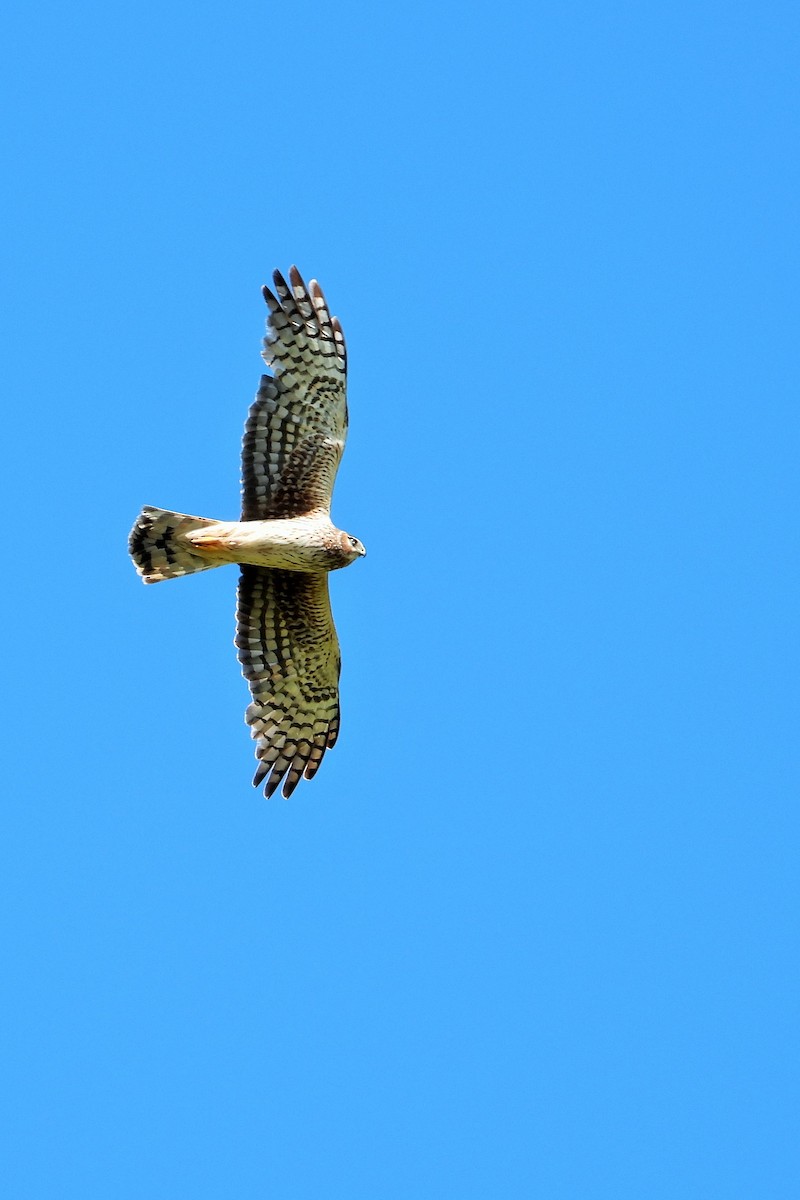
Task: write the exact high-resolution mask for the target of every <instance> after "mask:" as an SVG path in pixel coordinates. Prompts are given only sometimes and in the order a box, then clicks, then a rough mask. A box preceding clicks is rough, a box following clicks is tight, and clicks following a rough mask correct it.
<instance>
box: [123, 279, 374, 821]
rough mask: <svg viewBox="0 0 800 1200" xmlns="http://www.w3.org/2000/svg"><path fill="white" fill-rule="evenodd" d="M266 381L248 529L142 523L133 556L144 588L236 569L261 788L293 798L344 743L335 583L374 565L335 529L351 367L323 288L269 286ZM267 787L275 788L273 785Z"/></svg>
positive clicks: (192, 522)
mask: <svg viewBox="0 0 800 1200" xmlns="http://www.w3.org/2000/svg"><path fill="white" fill-rule="evenodd" d="M273 280H274V288H275V290H274V292H273V291H270V289H269V288H267V287H265V288H264V289H263V292H264V299H265V300H266V302H267V307H268V308H269V314H268V316H267V336H266V337H265V338H264V350H263V352H262V357H263V358H264V361H265V362H266V364H267V366H268V367H271V368H272V375H262V376H261V386H260V387H259V389H258V392H257V393H256V398H255V401H254V403H253V405H252V407H251V409H250V412H249V414H248V417H247V422H246V424H245V430H244V440H243V443H242V516H241V520H239V521H213V520H209V519H207V518H205V517H189V516H186V515H185V514H184V513H176V512H170V511H168V510H167V509H163V508H151V507H149V506H147V507H145V508H143V509H142V511H141V513H140V514H139V516H138V518H137V520H136V524H135V525H134V527H133V529H132V530H131V534H130V538H129V540H128V549H129V551H130V555H131V558H132V559H133V562H134V564H135V566H136V570H137V571H138V572H139V574H140V575H141V577H142V579H143V581H144V582H145V583H159V582H161V580H164V579H176V578H177V577H178V576H180V575H192V574H194V573H195V572H196V571H207V570H208V569H209V568H211V567H220V566H223V565H224V564H225V563H239V564H240V565H241V575H240V578H239V596H238V606H237V612H236V638H235V644H236V646H237V648H238V654H239V661H240V663H241V664H242V674H243V675H244V676H245V678H246V679H247V681H248V683H249V685H250V693H251V696H252V701H251V703H250V704H249V705H248V707H247V711H246V713H245V720H246V721H247V724H248V725H249V726H250V729H251V733H252V736H253V737H254V738H255V741H256V758H257V760H258V768H257V770H256V773H255V777H254V779H253V784H254V786H255V787H258V786H259V785H260V784H261V783H264V794H265V795H266V796H271V795H272V794H273V793H274V792H275V791H276V790H277V789H278V787H279V786H280V784H281V782H283V795H284V796H286V797H289V796H291V794H292V792H293V791H294V789H295V788H296V786H297V784H298V783H299V781H300V779H301V778H305V779H311V778H312V777H313V776H314V775H315V774H316V772H317V769H318V768H319V765H320V763H321V762H322V758H323V755H324V754H325V751H326V750H328V749H330V748H331V747H332V746H333V745H334V743H335V742H336V739H337V737H338V734H339V672H340V668H341V657H340V654H339V641H338V638H337V637H336V628H335V626H334V624H333V617H332V615H331V606H330V598H329V595H328V572H329V571H335V570H338V569H339V567H347V566H349V565H350V563H352V562H354V561H355V560H356V559H357V558H360V557H362V556H363V555H364V554H365V553H366V551H365V550H364V547H363V546H362V544H361V542H360V541H359V540H358V538H355V537H352V536H351V535H350V534H349V533H344V532H343V531H342V530H341V529H337V528H336V526H335V525H334V524H333V523H332V522H331V518H330V508H331V494H332V492H333V484H334V480H335V478H336V471H337V468H338V466H339V461H340V459H341V457H342V452H343V450H344V443H345V438H346V436H347V354H346V350H345V343H344V335H343V334H342V328H341V325H340V324H339V321H338V318H337V317H332V316H331V315H330V312H329V310H328V305H327V304H326V302H325V297H324V296H323V294H322V289H321V288H320V286H319V284H318V283H317V282H316V280H314V279H312V280H311V282H310V283H309V284H308V286H306V284H305V283H304V282H303V279H302V277H301V275H300V272H299V271H298V270H297V268H296V267H292V268H291V270H290V271H289V282H288V283H287V282H286V280H285V279H284V277H283V276H282V275H281V273H280V272H279V271H275V273H274V275H273ZM265 781H266V782H265Z"/></svg>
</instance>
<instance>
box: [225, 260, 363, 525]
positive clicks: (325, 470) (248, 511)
mask: <svg viewBox="0 0 800 1200" xmlns="http://www.w3.org/2000/svg"><path fill="white" fill-rule="evenodd" d="M273 278H274V281H275V292H276V293H277V294H276V295H274V294H273V293H272V292H271V291H270V290H269V288H266V287H265V288H264V299H265V300H266V302H267V304H268V306H269V316H268V317H267V336H266V337H265V338H264V351H263V357H264V360H265V362H266V363H267V366H270V367H272V370H273V375H262V376H261V386H260V387H259V389H258V392H257V393H256V399H255V403H254V404H253V406H252V407H251V409H250V413H249V415H248V418H247V424H246V425H245V431H244V442H243V445H242V520H243V521H259V520H265V519H269V518H279V517H297V516H301V515H302V514H303V513H307V512H312V511H315V510H316V511H320V512H326V513H328V512H330V506H331V493H332V492H333V483H334V479H335V478H336V471H337V468H338V466H339V461H340V459H341V457H342V451H343V450H344V442H345V437H346V435H347V355H346V351H345V344H344V335H343V333H342V328H341V326H340V324H339V321H338V319H337V318H336V317H331V315H330V313H329V311H328V305H327V304H326V302H325V297H324V296H323V294H322V289H321V288H320V286H319V284H318V283H317V282H316V280H314V279H312V281H311V283H310V284H309V285H308V287H306V285H305V283H304V282H303V280H302V277H301V275H300V272H299V271H298V270H297V268H296V267H292V268H291V270H290V271H289V280H290V283H291V286H289V284H287V283H286V280H285V279H284V278H283V276H282V275H281V273H280V271H275V273H274V275H273Z"/></svg>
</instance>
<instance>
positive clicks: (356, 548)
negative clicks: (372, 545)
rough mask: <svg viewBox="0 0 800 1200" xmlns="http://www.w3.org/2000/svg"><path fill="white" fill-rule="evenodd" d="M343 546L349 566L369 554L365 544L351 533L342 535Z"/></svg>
mask: <svg viewBox="0 0 800 1200" xmlns="http://www.w3.org/2000/svg"><path fill="white" fill-rule="evenodd" d="M341 545H342V551H343V553H344V555H345V558H346V560H347V563H348V564H349V563H351V562H355V560H356V559H357V558H363V557H364V555H365V554H366V553H367V552H366V550H365V549H364V546H363V544H362V543H361V542H360V541H359V540H358V538H357V537H353V535H352V534H351V533H342V537H341Z"/></svg>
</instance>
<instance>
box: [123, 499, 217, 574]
mask: <svg viewBox="0 0 800 1200" xmlns="http://www.w3.org/2000/svg"><path fill="white" fill-rule="evenodd" d="M216 524H218V522H217V521H211V520H209V519H208V518H207V517H187V516H186V514H185V513H176V512H170V511H169V509H167V508H152V507H151V506H150V505H149V504H148V505H145V507H144V508H143V509H142V511H141V512H140V513H139V516H138V517H137V518H136V524H135V525H134V527H133V529H132V530H131V535H130V537H129V538H128V551H129V552H130V556H131V558H132V559H133V562H134V565H135V567H136V570H137V571H138V572H139V574H140V575H141V577H142V580H143V581H144V582H145V583H160V582H161V581H162V580H163V579H177V578H178V577H179V576H180V575H192V574H193V573H194V572H195V571H207V570H209V568H211V567H220V566H222V564H223V563H224V562H229V561H230V560H229V559H225V558H219V557H217V556H216V555H213V554H209V551H208V550H205V551H200V550H198V549H197V548H196V547H195V546H193V545H192V544H191V542H190V541H189V540H188V538H187V534H191V533H194V532H196V531H197V530H199V529H205V528H207V527H208V526H209V525H216Z"/></svg>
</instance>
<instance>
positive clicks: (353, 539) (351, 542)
mask: <svg viewBox="0 0 800 1200" xmlns="http://www.w3.org/2000/svg"><path fill="white" fill-rule="evenodd" d="M348 541H349V542H350V545H351V546H357V545H358V538H354V537H349V536H348Z"/></svg>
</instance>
